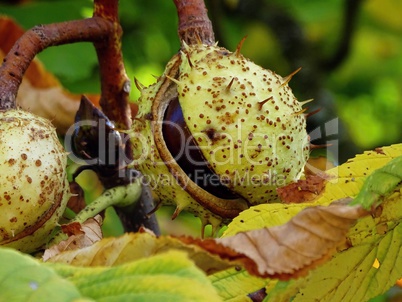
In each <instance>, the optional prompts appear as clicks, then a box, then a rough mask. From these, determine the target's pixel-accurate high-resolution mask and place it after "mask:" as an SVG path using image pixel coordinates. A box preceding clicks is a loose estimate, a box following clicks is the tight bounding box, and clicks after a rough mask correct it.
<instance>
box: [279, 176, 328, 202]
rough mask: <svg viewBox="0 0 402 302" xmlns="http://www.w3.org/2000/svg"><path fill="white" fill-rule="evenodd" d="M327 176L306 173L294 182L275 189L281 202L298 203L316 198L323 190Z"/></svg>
mask: <svg viewBox="0 0 402 302" xmlns="http://www.w3.org/2000/svg"><path fill="white" fill-rule="evenodd" d="M326 178H328V177H327V176H325V175H323V174H320V175H307V177H306V179H300V180H298V181H297V182H295V183H290V184H288V185H287V186H284V187H281V188H278V189H276V192H277V193H278V196H279V198H280V199H281V201H282V202H283V203H300V202H308V201H312V200H314V199H316V198H317V197H318V196H319V195H320V194H321V193H322V192H323V190H324V188H325V184H326Z"/></svg>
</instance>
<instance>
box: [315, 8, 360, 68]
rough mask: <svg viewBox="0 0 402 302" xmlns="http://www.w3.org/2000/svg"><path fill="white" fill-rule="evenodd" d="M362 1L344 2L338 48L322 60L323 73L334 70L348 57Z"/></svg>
mask: <svg viewBox="0 0 402 302" xmlns="http://www.w3.org/2000/svg"><path fill="white" fill-rule="evenodd" d="M362 2H363V0H354V1H349V0H345V1H344V22H343V27H342V32H341V34H340V35H339V36H340V37H339V43H338V46H337V48H336V50H335V52H334V53H333V55H332V57H330V58H328V59H326V60H323V62H322V64H321V66H322V68H323V69H324V70H325V71H327V72H328V71H332V70H334V69H336V68H337V67H338V66H339V65H340V64H342V62H343V61H344V60H345V58H346V57H347V56H348V55H349V52H350V48H351V44H352V40H353V36H354V33H355V32H356V24H357V15H358V13H359V11H360V8H361V4H362Z"/></svg>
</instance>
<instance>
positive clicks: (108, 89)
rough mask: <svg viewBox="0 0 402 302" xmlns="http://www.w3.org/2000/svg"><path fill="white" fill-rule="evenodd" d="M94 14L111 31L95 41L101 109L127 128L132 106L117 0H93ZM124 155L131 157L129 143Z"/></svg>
mask: <svg viewBox="0 0 402 302" xmlns="http://www.w3.org/2000/svg"><path fill="white" fill-rule="evenodd" d="M93 17H94V18H97V17H99V18H102V19H104V20H108V21H109V22H110V23H111V24H112V26H113V33H112V35H110V36H109V40H108V41H107V43H105V41H94V46H95V49H96V53H97V55H98V61H99V69H100V80H101V90H102V91H101V98H100V101H99V103H100V105H101V107H102V111H103V112H104V113H105V114H106V115H107V117H108V118H109V119H110V120H111V121H113V123H114V124H115V125H116V127H117V128H118V129H124V130H127V129H130V127H131V109H130V106H129V93H130V81H129V79H128V77H127V75H126V71H125V68H124V63H123V54H122V52H121V36H122V33H123V31H122V29H121V26H120V23H119V17H118V1H117V0H95V1H94V14H93ZM126 149H127V156H129V157H131V154H132V152H131V148H130V143H127V145H126Z"/></svg>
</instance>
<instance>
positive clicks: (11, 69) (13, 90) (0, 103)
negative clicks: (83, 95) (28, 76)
mask: <svg viewBox="0 0 402 302" xmlns="http://www.w3.org/2000/svg"><path fill="white" fill-rule="evenodd" d="M112 31H113V24H112V23H110V22H109V21H107V20H105V19H102V18H99V17H94V18H89V19H84V20H74V21H68V22H61V23H54V24H48V25H38V26H35V27H33V28H32V29H30V30H28V31H27V32H25V33H24V34H23V35H22V36H21V37H20V38H19V39H18V40H17V42H16V43H15V44H14V45H13V47H12V48H11V49H10V51H9V52H8V54H7V55H6V57H5V58H4V59H3V64H2V66H1V67H0V110H8V109H12V108H17V104H16V97H17V93H18V88H19V86H20V84H21V81H22V78H23V76H24V73H25V71H26V70H27V68H28V67H29V65H30V63H31V61H32V60H33V58H34V57H35V56H36V55H37V54H38V53H39V52H41V51H42V50H44V49H46V48H48V47H50V46H57V45H62V44H68V43H74V42H84V41H87V42H98V41H99V42H100V41H103V43H105V42H104V41H105V40H107V39H108V37H109V36H110V35H111V32H112Z"/></svg>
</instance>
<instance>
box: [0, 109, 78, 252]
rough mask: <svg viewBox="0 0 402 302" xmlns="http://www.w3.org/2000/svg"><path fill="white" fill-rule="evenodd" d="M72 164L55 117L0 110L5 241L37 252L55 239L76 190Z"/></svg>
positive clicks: (0, 227)
mask: <svg viewBox="0 0 402 302" xmlns="http://www.w3.org/2000/svg"><path fill="white" fill-rule="evenodd" d="M66 164H67V153H66V152H65V151H64V149H63V147H62V145H61V144H60V142H59V140H58V137H57V134H56V130H55V128H54V127H53V125H52V124H51V123H50V121H48V120H46V119H44V118H41V117H38V116H36V115H34V114H31V113H29V112H26V111H23V110H16V109H12V110H7V111H1V112H0V245H2V246H8V247H13V248H15V249H18V250H20V251H23V252H33V251H35V250H37V249H39V248H41V247H43V246H44V245H45V244H46V243H47V242H48V241H49V240H50V239H51V238H50V237H51V236H50V234H51V233H52V231H53V230H54V228H55V227H56V226H57V225H58V221H59V219H60V217H61V215H62V214H63V212H64V210H65V207H66V204H67V201H68V200H69V198H70V196H71V194H70V189H69V183H68V181H67V175H66Z"/></svg>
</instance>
